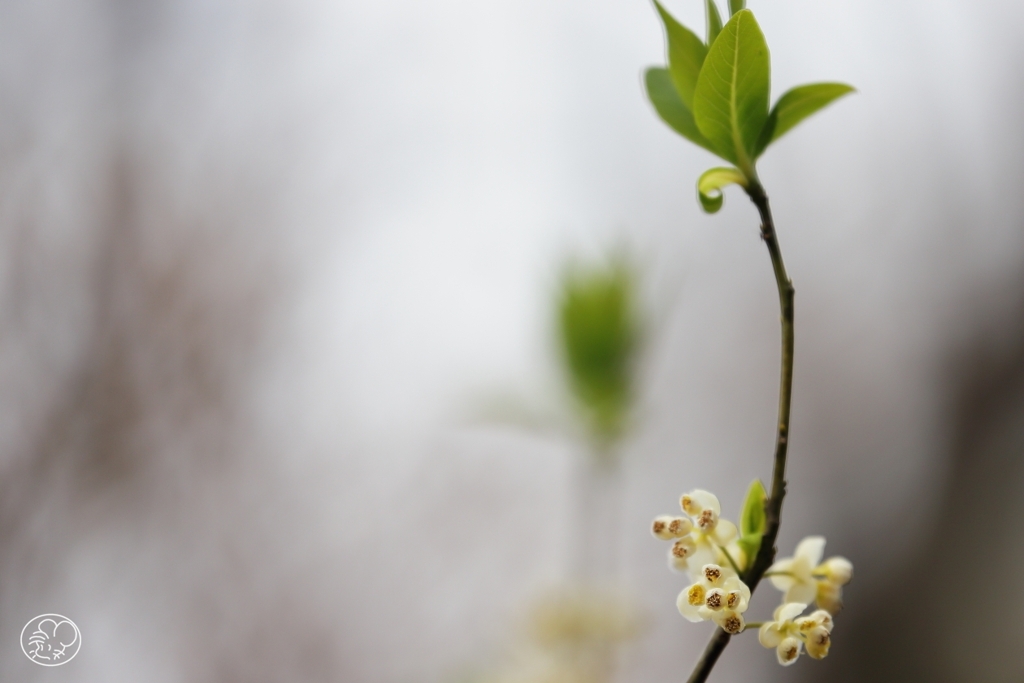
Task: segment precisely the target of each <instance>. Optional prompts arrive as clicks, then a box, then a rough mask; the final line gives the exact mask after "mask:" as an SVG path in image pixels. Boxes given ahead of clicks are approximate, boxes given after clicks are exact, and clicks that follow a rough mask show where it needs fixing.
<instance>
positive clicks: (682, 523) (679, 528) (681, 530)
mask: <svg viewBox="0 0 1024 683" xmlns="http://www.w3.org/2000/svg"><path fill="white" fill-rule="evenodd" d="M691 531H693V522H691V521H690V518H689V517H674V518H673V519H672V520H671V521H670V522H669V524H668V532H669V533H670V534H672V535H673V536H674V537H676V538H683V537H684V536H688V535H689V533H690V532H691Z"/></svg>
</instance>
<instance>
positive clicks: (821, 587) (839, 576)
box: [765, 536, 853, 614]
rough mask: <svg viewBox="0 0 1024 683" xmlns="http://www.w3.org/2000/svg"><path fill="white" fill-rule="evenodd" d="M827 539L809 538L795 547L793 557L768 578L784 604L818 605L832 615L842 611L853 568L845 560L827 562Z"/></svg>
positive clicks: (779, 565) (771, 571) (771, 570)
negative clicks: (781, 596) (844, 591)
mask: <svg viewBox="0 0 1024 683" xmlns="http://www.w3.org/2000/svg"><path fill="white" fill-rule="evenodd" d="M824 551H825V539H824V538H823V537H821V536H808V537H807V538H805V539H804V540H802V541H800V543H799V544H798V545H797V546H796V553H794V555H793V557H787V558H784V559H781V560H779V561H778V562H776V563H775V564H773V565H772V566H771V568H770V569H768V571H767V573H766V574H765V575H766V576H768V577H770V578H771V581H772V584H773V585H774V586H775V587H776V588H778V589H779V590H781V591H783V592H784V593H785V598H784V600H785V602H803V603H811V602H817V603H818V607H820V608H821V609H823V610H827V611H828V612H830V613H831V614H838V613H839V610H841V609H842V608H843V586H845V585H846V584H848V583H849V582H850V579H852V578H853V564H852V563H851V562H850V561H849V560H847V559H846V558H845V557H830V558H829V559H828V560H826V561H825V562H822V561H821V556H822V554H823V553H824Z"/></svg>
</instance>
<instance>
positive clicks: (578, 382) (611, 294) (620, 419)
mask: <svg viewBox="0 0 1024 683" xmlns="http://www.w3.org/2000/svg"><path fill="white" fill-rule="evenodd" d="M637 285H638V283H637V272H636V269H635V268H634V267H633V266H632V265H631V263H630V262H629V261H628V260H627V259H626V258H624V257H621V256H616V257H614V258H612V259H610V260H609V261H608V262H607V263H602V264H588V265H582V264H580V263H577V262H572V263H570V264H569V265H568V266H567V267H566V268H565V269H564V271H563V273H562V278H561V288H560V292H559V301H558V333H559V341H560V344H561V351H562V356H563V360H564V362H565V366H566V369H567V372H568V378H569V383H570V386H571V389H572V392H573V395H574V396H575V398H576V399H577V401H578V403H579V406H580V408H581V409H582V411H583V413H584V416H585V418H586V420H587V423H588V424H587V426H588V429H589V431H590V433H591V434H592V436H593V437H594V438H595V440H596V441H597V442H598V443H601V444H610V443H612V442H614V441H616V440H617V439H619V438H620V437H621V436H622V434H623V433H624V431H625V430H626V428H627V425H628V420H629V414H630V408H631V403H632V400H633V393H634V389H635V387H634V384H635V381H634V380H635V378H634V374H635V369H636V365H637V356H638V352H639V347H640V343H641V336H642V330H641V313H640V310H639V305H638V296H637V294H638V293H637V288H638V287H637Z"/></svg>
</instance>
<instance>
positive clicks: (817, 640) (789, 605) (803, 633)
mask: <svg viewBox="0 0 1024 683" xmlns="http://www.w3.org/2000/svg"><path fill="white" fill-rule="evenodd" d="M805 609H807V605H806V604H804V603H802V602H786V603H783V604H781V605H779V607H778V609H776V610H775V615H774V617H775V620H774V621H769V622H768V623H766V624H764V625H762V626H761V630H760V631H758V633H757V639H758V640H759V641H761V644H762V645H764V646H765V647H767V648H773V647H774V648H775V654H776V656H777V657H778V658H779V664H781V665H782V666H789V665H790V664H792V663H793V662H795V661H796V659H797V657H799V656H800V651H801V649H802V648H803V647H804V646H806V647H807V654H809V655H810V656H811V657H813V658H814V659H824V658H825V655H827V654H828V648H829V646H830V645H831V644H832V615H831V614H829V613H828V612H826V611H825V610H823V609H820V610H818V611H817V612H812V613H811V614H810V615H809V616H806V617H800V615H801V614H803V611H804V610H805ZM797 617H800V618H797Z"/></svg>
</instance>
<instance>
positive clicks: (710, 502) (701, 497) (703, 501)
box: [689, 489, 722, 517]
mask: <svg viewBox="0 0 1024 683" xmlns="http://www.w3.org/2000/svg"><path fill="white" fill-rule="evenodd" d="M689 495H690V498H692V499H693V501H694V502H695V503H697V505H699V506H700V507H701V509H704V510H711V511H712V512H714V513H715V517H718V516H719V515H721V514H722V506H721V505H720V504H719V503H718V496H716V495H715V494H713V493H711V492H710V491H705V490H703V489H696V490H694V491H690V494H689Z"/></svg>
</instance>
